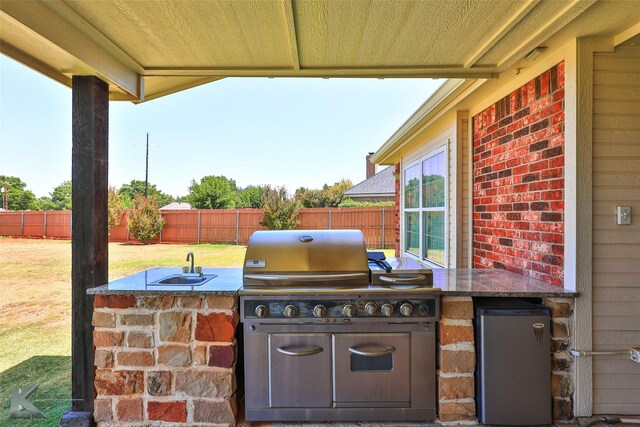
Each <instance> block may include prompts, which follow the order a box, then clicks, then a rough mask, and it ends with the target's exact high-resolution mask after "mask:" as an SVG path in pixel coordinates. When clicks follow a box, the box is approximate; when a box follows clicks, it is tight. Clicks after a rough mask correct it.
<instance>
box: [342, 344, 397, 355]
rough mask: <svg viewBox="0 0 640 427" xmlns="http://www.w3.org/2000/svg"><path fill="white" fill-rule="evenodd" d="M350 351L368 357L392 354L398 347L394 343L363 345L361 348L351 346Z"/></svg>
mask: <svg viewBox="0 0 640 427" xmlns="http://www.w3.org/2000/svg"><path fill="white" fill-rule="evenodd" d="M349 351H350V352H351V353H353V354H357V355H359V356H367V357H379V356H386V355H387V354H391V353H393V352H394V351H396V348H395V347H394V346H392V345H390V346H388V347H385V346H376V345H363V346H360V347H359V348H356V347H349Z"/></svg>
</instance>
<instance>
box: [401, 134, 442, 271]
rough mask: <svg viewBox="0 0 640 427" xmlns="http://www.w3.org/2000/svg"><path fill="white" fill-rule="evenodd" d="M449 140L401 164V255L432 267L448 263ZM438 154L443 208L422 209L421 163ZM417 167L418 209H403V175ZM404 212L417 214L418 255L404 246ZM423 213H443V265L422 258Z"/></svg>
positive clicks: (405, 242) (405, 240)
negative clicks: (442, 168)
mask: <svg viewBox="0 0 640 427" xmlns="http://www.w3.org/2000/svg"><path fill="white" fill-rule="evenodd" d="M448 146H449V139H445V141H443V144H442V145H439V146H438V147H436V148H433V149H430V150H429V151H427V152H426V153H424V154H421V155H420V156H419V157H417V158H414V159H412V160H411V161H410V162H407V163H404V162H403V164H402V172H401V173H402V175H401V185H400V191H401V198H400V199H401V200H400V202H401V208H400V212H401V215H402V216H401V220H400V222H401V224H402V226H401V231H402V233H401V239H400V244H401V245H402V246H401V249H400V251H401V253H402V254H403V256H406V257H409V258H414V259H416V260H418V261H420V262H422V263H426V264H431V265H433V266H434V267H446V266H447V264H448V262H449V149H448ZM440 153H444V165H445V177H444V207H432V208H425V207H422V204H423V201H422V184H423V183H422V176H423V171H422V162H424V161H425V160H427V159H429V158H431V157H433V156H436V155H438V154H440ZM416 165H419V166H420V187H419V192H418V194H419V195H418V207H417V208H405V173H406V171H407V170H408V169H410V168H412V167H414V166H416ZM406 212H418V213H419V214H418V223H419V225H418V230H419V235H420V239H419V240H418V253H419V254H418V255H416V254H414V253H412V252H409V251H407V250H406V244H407V237H406V235H407V233H406V232H407V230H406V226H407V223H406V216H405V213H406ZM423 212H444V264H440V263H437V262H436V261H433V260H431V259H428V258H425V257H424V229H423V228H424V219H423Z"/></svg>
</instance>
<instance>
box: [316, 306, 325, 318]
mask: <svg viewBox="0 0 640 427" xmlns="http://www.w3.org/2000/svg"><path fill="white" fill-rule="evenodd" d="M325 314H327V307H325V306H324V305H322V304H318V305H316V306H315V307H313V315H314V316H316V317H324V316H325Z"/></svg>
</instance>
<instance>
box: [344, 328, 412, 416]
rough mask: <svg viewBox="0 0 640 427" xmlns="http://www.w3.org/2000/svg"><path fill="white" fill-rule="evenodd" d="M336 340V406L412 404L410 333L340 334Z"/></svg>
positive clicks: (399, 405) (404, 405)
mask: <svg viewBox="0 0 640 427" xmlns="http://www.w3.org/2000/svg"><path fill="white" fill-rule="evenodd" d="M333 339H334V343H333V346H334V400H335V402H336V406H339V407H349V406H351V407H362V406H378V407H380V406H387V407H408V406H410V404H411V378H410V374H409V372H410V349H411V346H410V334H408V333H398V334H369V333H368V334H336V335H334V336H333Z"/></svg>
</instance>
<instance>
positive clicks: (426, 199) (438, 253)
mask: <svg viewBox="0 0 640 427" xmlns="http://www.w3.org/2000/svg"><path fill="white" fill-rule="evenodd" d="M446 166H447V165H446V156H445V151H444V150H439V151H438V152H435V153H431V154H430V155H428V156H427V157H426V158H423V159H421V160H420V161H418V162H416V163H413V164H411V165H409V166H408V167H407V168H405V170H404V181H403V184H404V185H403V189H404V206H403V207H404V250H405V252H408V253H409V254H412V255H415V256H417V257H420V258H422V259H426V260H428V261H431V262H434V263H436V264H439V265H444V263H445V250H446V246H445V218H446V203H445V200H446V185H445V179H446V170H447V169H446Z"/></svg>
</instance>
